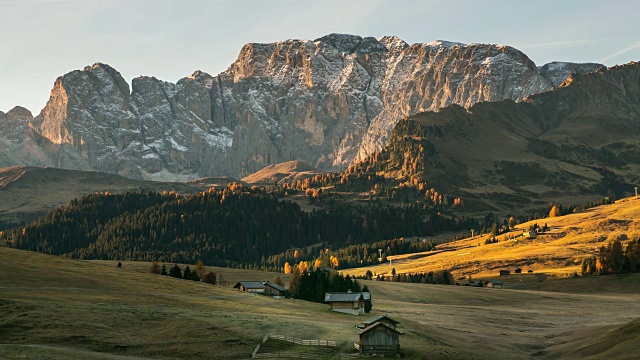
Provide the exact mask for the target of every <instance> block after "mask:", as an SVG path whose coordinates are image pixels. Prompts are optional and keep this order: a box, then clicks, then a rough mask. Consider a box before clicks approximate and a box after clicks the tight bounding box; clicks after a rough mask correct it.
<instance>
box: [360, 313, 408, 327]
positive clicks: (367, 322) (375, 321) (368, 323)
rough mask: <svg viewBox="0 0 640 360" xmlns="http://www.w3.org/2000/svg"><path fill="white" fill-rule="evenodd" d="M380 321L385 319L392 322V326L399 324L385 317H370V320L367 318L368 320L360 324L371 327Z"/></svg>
mask: <svg viewBox="0 0 640 360" xmlns="http://www.w3.org/2000/svg"><path fill="white" fill-rule="evenodd" d="M382 319H387V320H389V321H390V322H392V323H394V324H400V322H399V321H396V320H393V319H392V318H390V317H388V316H387V315H378V316H374V317H372V318H369V319H367V320H365V321H363V322H362V323H363V324H364V325H367V326H368V325H371V324H375V323H377V322H379V321H380V320H382Z"/></svg>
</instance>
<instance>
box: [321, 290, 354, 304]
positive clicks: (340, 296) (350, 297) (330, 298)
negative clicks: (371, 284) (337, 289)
mask: <svg viewBox="0 0 640 360" xmlns="http://www.w3.org/2000/svg"><path fill="white" fill-rule="evenodd" d="M360 298H362V293H359V292H354V293H326V294H324V302H354V301H358V300H360Z"/></svg>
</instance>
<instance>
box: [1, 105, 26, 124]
mask: <svg viewBox="0 0 640 360" xmlns="http://www.w3.org/2000/svg"><path fill="white" fill-rule="evenodd" d="M6 116H7V117H12V118H15V119H19V120H22V121H29V122H30V121H33V114H31V111H29V110H28V109H26V108H23V107H22V106H16V107H14V108H13V109H11V110H9V111H7V113H6Z"/></svg>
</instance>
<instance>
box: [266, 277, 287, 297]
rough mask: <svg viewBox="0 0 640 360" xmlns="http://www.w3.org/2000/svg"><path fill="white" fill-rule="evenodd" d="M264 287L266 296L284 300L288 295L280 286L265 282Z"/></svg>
mask: <svg viewBox="0 0 640 360" xmlns="http://www.w3.org/2000/svg"><path fill="white" fill-rule="evenodd" d="M263 285H264V293H265V295H269V296H273V297H274V298H284V297H285V295H286V292H287V289H285V288H284V287H282V286H280V285H278V284H274V283H272V282H269V281H265V282H264V284H263Z"/></svg>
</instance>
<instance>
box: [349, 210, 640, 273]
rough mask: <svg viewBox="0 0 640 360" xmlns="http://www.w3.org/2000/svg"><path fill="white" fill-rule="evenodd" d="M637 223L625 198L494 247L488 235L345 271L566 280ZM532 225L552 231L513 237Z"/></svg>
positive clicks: (503, 238)
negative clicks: (510, 272)
mask: <svg viewBox="0 0 640 360" xmlns="http://www.w3.org/2000/svg"><path fill="white" fill-rule="evenodd" d="M639 219H640V200H638V199H631V198H628V199H623V200H621V201H618V202H616V203H615V204H612V205H605V206H599V207H596V208H592V209H589V210H587V211H585V212H581V213H576V214H570V215H567V216H562V217H555V218H547V219H540V220H537V221H532V222H528V223H524V224H520V225H518V226H517V227H516V229H515V230H514V231H512V232H511V233H509V234H506V235H500V236H498V240H499V242H498V243H494V244H487V245H485V244H484V242H485V240H486V239H488V238H489V235H480V236H475V237H473V238H467V239H463V240H460V241H455V242H451V243H446V244H442V245H439V246H438V247H437V250H436V251H434V252H426V253H421V254H410V255H401V256H393V257H391V258H390V259H391V265H389V263H385V264H381V265H376V266H370V267H363V268H355V269H347V270H344V272H345V273H348V274H351V275H364V274H365V273H366V271H367V270H371V271H372V272H373V273H375V274H386V275H390V273H391V269H392V268H395V269H396V272H397V273H412V272H425V271H438V270H451V271H452V272H453V274H454V276H455V277H457V278H463V277H466V276H468V275H473V276H474V277H476V278H491V277H495V276H497V275H498V271H499V270H500V269H507V268H512V269H514V268H516V267H521V268H522V269H523V272H525V273H526V272H527V271H528V270H533V271H534V273H544V274H548V275H553V276H558V277H566V276H569V275H571V274H573V273H574V272H578V273H579V272H580V269H581V264H582V260H583V259H585V258H587V257H591V256H594V255H595V254H596V253H597V248H598V247H600V246H602V245H603V244H606V243H607V241H608V240H610V239H613V238H622V239H633V238H637V237H638V236H640V220H639ZM536 222H537V223H538V224H539V225H540V226H542V225H544V224H545V223H546V224H548V226H549V227H551V228H552V229H553V230H552V231H550V232H549V233H546V234H543V235H540V236H538V237H537V238H536V239H526V238H523V237H517V236H519V235H521V234H522V232H523V231H524V230H526V229H527V228H528V227H529V226H530V225H533V223H536ZM507 237H515V239H507ZM626 241H627V240H623V243H624V242H626ZM517 278H518V279H523V278H524V279H526V278H527V277H526V276H525V277H523V276H522V275H519V276H518V277H517ZM511 279H515V277H511Z"/></svg>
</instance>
